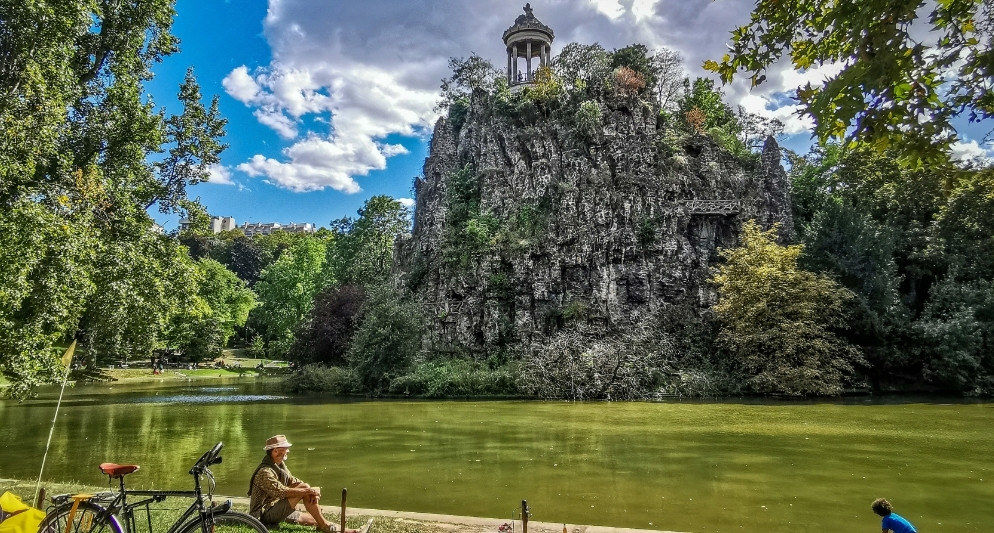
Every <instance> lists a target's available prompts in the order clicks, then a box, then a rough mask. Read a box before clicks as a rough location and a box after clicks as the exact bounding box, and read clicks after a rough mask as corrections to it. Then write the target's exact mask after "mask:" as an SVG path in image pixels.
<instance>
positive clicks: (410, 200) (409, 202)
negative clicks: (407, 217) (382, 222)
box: [397, 198, 414, 209]
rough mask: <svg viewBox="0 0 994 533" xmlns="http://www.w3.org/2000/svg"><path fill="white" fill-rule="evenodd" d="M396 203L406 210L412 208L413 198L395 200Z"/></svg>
mask: <svg viewBox="0 0 994 533" xmlns="http://www.w3.org/2000/svg"><path fill="white" fill-rule="evenodd" d="M397 201H398V202H400V205H402V206H404V207H406V208H408V209H410V208H412V207H414V198H397Z"/></svg>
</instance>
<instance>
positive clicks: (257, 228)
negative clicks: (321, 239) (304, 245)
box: [240, 222, 317, 237]
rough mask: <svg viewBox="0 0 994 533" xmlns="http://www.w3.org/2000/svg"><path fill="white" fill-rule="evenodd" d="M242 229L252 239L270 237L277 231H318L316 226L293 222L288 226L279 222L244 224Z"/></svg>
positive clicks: (308, 223)
mask: <svg viewBox="0 0 994 533" xmlns="http://www.w3.org/2000/svg"><path fill="white" fill-rule="evenodd" d="M240 227H241V230H242V232H243V233H245V236H246V237H252V236H253V235H269V234H271V233H273V232H276V231H285V232H287V233H314V232H315V231H317V228H315V227H314V224H312V223H310V222H304V223H301V224H297V223H295V222H291V223H289V224H287V225H286V226H284V225H282V224H280V223H279V222H243V223H242V225H241V226H240Z"/></svg>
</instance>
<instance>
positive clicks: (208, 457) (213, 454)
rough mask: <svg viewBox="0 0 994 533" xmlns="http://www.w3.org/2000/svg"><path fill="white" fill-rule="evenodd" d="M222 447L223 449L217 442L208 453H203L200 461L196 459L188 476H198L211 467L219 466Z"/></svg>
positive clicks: (221, 444) (220, 443) (221, 443)
mask: <svg viewBox="0 0 994 533" xmlns="http://www.w3.org/2000/svg"><path fill="white" fill-rule="evenodd" d="M222 447H224V443H223V442H219V443H217V444H215V445H214V447H213V448H211V449H210V450H209V451H206V452H204V454H203V455H201V456H200V459H197V462H196V464H194V465H193V468H191V469H190V474H191V475H194V476H196V475H200V474H202V473H203V472H205V471H207V469H208V468H210V466H211V465H216V464H219V463H220V462H221V455H220V454H221V448H222Z"/></svg>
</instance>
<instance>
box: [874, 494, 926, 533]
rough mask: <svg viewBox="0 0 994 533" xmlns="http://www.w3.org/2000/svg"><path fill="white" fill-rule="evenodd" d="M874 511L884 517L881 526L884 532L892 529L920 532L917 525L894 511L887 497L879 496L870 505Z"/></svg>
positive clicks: (895, 532) (894, 530)
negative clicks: (916, 527)
mask: <svg viewBox="0 0 994 533" xmlns="http://www.w3.org/2000/svg"><path fill="white" fill-rule="evenodd" d="M870 508H871V509H873V512H874V513H877V514H878V515H880V516H882V517H883V521H882V523H881V526H880V527H881V528H882V529H883V533H887V532H888V531H892V532H893V533H918V530H917V529H915V526H913V525H911V522H908V521H907V519H905V518H904V517H903V516H901V515H899V514H897V513H895V512H894V509H893V508H892V507H891V505H890V502H889V501H887V499H886V498H877V499H876V500H873V503H872V504H871V505H870Z"/></svg>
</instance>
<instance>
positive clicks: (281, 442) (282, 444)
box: [263, 435, 293, 452]
mask: <svg viewBox="0 0 994 533" xmlns="http://www.w3.org/2000/svg"><path fill="white" fill-rule="evenodd" d="M290 446H293V444H290V442H289V441H287V440H286V435H273V436H272V437H269V438H268V439H266V447H265V448H263V450H264V451H267V452H268V451H269V450H272V449H273V448H289V447H290Z"/></svg>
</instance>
